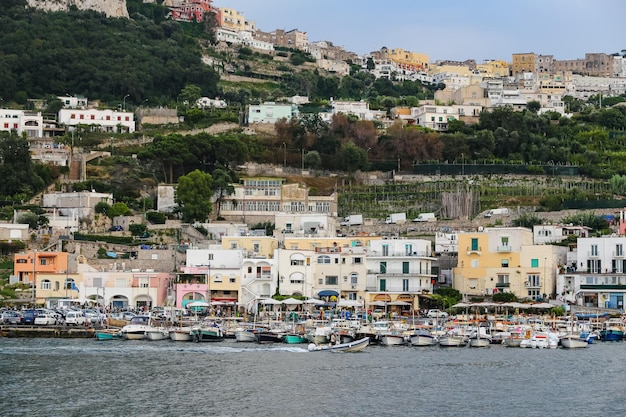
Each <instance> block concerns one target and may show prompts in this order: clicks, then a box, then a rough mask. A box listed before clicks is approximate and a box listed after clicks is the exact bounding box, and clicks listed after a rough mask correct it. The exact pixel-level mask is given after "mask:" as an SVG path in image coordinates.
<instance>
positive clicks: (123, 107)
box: [122, 94, 130, 111]
mask: <svg viewBox="0 0 626 417" xmlns="http://www.w3.org/2000/svg"><path fill="white" fill-rule="evenodd" d="M127 97H130V94H126V95H125V96H124V99H123V100H122V111H126V98H127Z"/></svg>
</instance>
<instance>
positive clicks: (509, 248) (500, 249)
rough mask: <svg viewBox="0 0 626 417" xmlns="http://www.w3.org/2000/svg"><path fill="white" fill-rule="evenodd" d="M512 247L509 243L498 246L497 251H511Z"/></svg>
mask: <svg viewBox="0 0 626 417" xmlns="http://www.w3.org/2000/svg"><path fill="white" fill-rule="evenodd" d="M511 251H512V249H511V247H510V246H509V245H502V246H498V252H511Z"/></svg>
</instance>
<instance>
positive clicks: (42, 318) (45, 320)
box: [35, 313, 57, 326]
mask: <svg viewBox="0 0 626 417" xmlns="http://www.w3.org/2000/svg"><path fill="white" fill-rule="evenodd" d="M51 324H57V319H56V318H54V316H53V315H52V314H49V313H43V314H38V315H37V317H35V325H36V326H48V325H51Z"/></svg>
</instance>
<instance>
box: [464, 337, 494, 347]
mask: <svg viewBox="0 0 626 417" xmlns="http://www.w3.org/2000/svg"><path fill="white" fill-rule="evenodd" d="M469 345H470V347H489V345H490V343H489V339H483V338H474V339H470V340H469Z"/></svg>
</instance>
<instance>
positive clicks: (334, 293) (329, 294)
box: [317, 290, 339, 297]
mask: <svg viewBox="0 0 626 417" xmlns="http://www.w3.org/2000/svg"><path fill="white" fill-rule="evenodd" d="M317 296H318V297H338V296H339V293H338V292H337V291H335V290H322V291H320V292H318V293H317Z"/></svg>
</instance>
